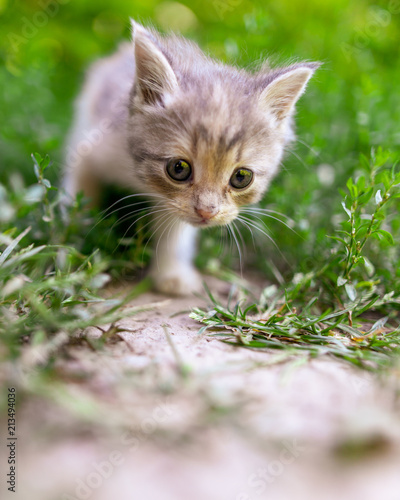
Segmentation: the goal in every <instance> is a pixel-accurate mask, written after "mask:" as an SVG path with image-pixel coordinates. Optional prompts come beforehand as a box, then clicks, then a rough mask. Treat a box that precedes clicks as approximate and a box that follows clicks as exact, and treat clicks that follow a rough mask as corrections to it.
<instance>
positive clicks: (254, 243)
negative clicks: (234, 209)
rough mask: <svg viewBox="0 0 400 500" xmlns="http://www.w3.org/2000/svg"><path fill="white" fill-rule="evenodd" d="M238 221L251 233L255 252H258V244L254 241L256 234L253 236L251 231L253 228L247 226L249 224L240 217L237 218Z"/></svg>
mask: <svg viewBox="0 0 400 500" xmlns="http://www.w3.org/2000/svg"><path fill="white" fill-rule="evenodd" d="M237 220H238V222H241V223H242V224H243V225H244V226H245V227H246V228H247V230H248V231H250V234H251V239H252V241H253V248H254V250H255V251H257V248H256V242H255V239H254V234H253V230H252V229H251V227H250V226H249V225H248V224H247V222H246V221H245V220H243V219H242V218H241V217H240V216H238V217H237Z"/></svg>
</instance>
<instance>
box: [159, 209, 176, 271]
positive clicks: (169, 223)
mask: <svg viewBox="0 0 400 500" xmlns="http://www.w3.org/2000/svg"><path fill="white" fill-rule="evenodd" d="M171 219H172V220H171ZM175 222H176V219H175V218H174V216H173V215H172V214H171V215H170V217H169V218H168V219H167V220H166V221H165V222H163V224H162V226H164V225H165V224H166V226H165V228H164V230H163V232H162V233H161V234H160V236H159V237H158V240H157V245H156V261H157V269H158V270H160V265H159V261H158V247H159V245H160V241H161V238H162V237H163V235H164V233H165V231H166V230H167V229H168V228H169V227H170V226H171V224H174V223H175ZM162 226H160V227H158V228H157V229H160V228H161V227H162Z"/></svg>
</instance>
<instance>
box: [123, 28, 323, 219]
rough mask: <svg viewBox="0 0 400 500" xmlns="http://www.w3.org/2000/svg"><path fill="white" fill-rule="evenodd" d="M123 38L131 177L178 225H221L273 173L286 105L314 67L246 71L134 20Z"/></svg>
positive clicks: (287, 135)
mask: <svg viewBox="0 0 400 500" xmlns="http://www.w3.org/2000/svg"><path fill="white" fill-rule="evenodd" d="M133 41H134V48H135V81H134V85H133V88H132V93H131V99H130V116H131V117H130V122H129V128H128V142H129V147H130V152H131V155H132V157H133V159H134V161H135V164H136V168H135V175H138V176H139V177H140V180H141V182H142V183H143V186H145V187H146V188H147V189H149V190H151V191H153V192H156V193H158V194H161V195H163V196H164V197H165V202H166V203H167V205H168V206H169V207H170V208H171V210H172V212H174V213H176V215H177V216H178V217H179V218H180V219H183V220H185V221H186V222H189V223H190V224H192V225H196V226H207V225H223V224H228V223H229V222H231V221H232V220H233V219H235V217H236V216H237V215H238V212H239V208H240V207H241V206H242V205H245V204H249V203H254V202H257V201H258V200H259V199H260V198H261V197H262V195H263V194H264V192H265V191H266V189H267V187H268V184H269V182H270V181H271V179H272V178H273V176H274V175H275V174H276V172H277V170H278V166H279V163H280V161H281V159H282V155H283V152H284V146H285V144H286V143H287V142H288V141H289V140H290V139H291V138H292V137H293V132H292V129H291V121H292V116H293V112H294V105H295V103H296V101H297V100H298V98H299V97H300V96H301V94H302V93H303V92H304V89H305V87H306V84H307V82H308V80H309V79H310V77H311V76H312V74H313V72H314V71H315V69H316V68H317V67H318V64H316V63H301V64H295V65H292V66H289V67H287V68H280V69H276V70H269V71H259V72H258V73H255V74H250V73H248V72H245V71H244V70H238V69H236V68H233V67H229V66H225V65H222V64H220V63H217V62H215V61H213V60H211V59H209V58H208V57H206V56H205V55H204V54H203V53H202V52H201V51H200V49H199V48H198V47H197V46H195V45H193V44H191V43H190V42H188V41H186V40H184V39H181V38H179V37H176V36H172V37H165V38H163V37H161V36H160V35H158V34H157V33H155V32H153V31H149V30H146V29H144V28H143V27H142V26H140V25H138V24H136V23H133Z"/></svg>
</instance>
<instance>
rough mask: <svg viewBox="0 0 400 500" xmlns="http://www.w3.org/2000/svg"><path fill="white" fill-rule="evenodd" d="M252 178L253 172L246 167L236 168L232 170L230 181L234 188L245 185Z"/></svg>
mask: <svg viewBox="0 0 400 500" xmlns="http://www.w3.org/2000/svg"><path fill="white" fill-rule="evenodd" d="M252 179H253V172H252V171H251V170H249V169H247V168H238V169H237V170H236V172H233V175H232V177H231V180H230V183H231V186H232V187H234V188H235V189H243V188H245V187H247V186H248V185H249V184H250V182H251V181H252Z"/></svg>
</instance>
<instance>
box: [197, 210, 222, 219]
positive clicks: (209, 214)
mask: <svg viewBox="0 0 400 500" xmlns="http://www.w3.org/2000/svg"><path fill="white" fill-rule="evenodd" d="M195 211H196V213H197V214H198V215H200V217H201V218H202V219H203V220H209V219H212V218H213V217H214V216H215V215H217V213H218V212H219V210H218V208H217V207H207V208H197V207H196V208H195Z"/></svg>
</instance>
